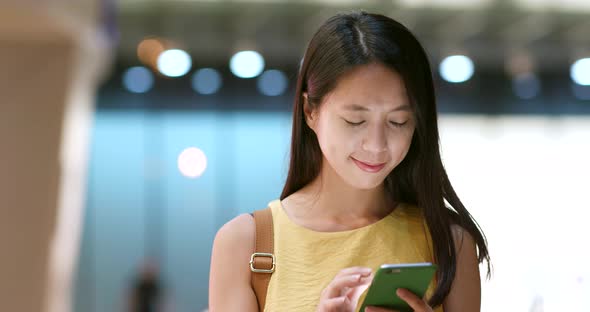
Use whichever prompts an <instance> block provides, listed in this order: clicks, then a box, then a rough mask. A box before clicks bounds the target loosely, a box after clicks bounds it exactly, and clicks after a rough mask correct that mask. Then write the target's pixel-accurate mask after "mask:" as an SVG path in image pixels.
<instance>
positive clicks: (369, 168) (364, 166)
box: [351, 157, 385, 173]
mask: <svg viewBox="0 0 590 312" xmlns="http://www.w3.org/2000/svg"><path fill="white" fill-rule="evenodd" d="M351 159H352V160H353V161H354V163H355V164H356V165H357V166H358V167H359V168H360V169H361V170H363V171H366V172H371V173H375V172H379V171H381V169H383V168H384V167H385V163H381V164H369V163H366V162H363V161H360V160H358V159H355V158H353V157H351Z"/></svg>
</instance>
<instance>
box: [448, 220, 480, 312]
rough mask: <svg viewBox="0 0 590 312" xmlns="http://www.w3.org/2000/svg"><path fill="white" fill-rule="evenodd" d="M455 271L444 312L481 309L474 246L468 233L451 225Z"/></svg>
mask: <svg viewBox="0 0 590 312" xmlns="http://www.w3.org/2000/svg"><path fill="white" fill-rule="evenodd" d="M451 232H452V233H453V240H454V243H455V252H456V259H457V270H456V272H455V278H454V279H453V284H452V285H451V290H450V292H449V294H448V295H447V297H446V298H445V301H444V303H443V307H444V310H445V312H472V311H480V308H481V280H480V275H479V261H478V259H477V253H476V245H475V241H474V240H473V237H472V236H471V234H469V232H467V231H466V230H464V229H463V228H462V227H460V226H458V225H455V224H453V225H451Z"/></svg>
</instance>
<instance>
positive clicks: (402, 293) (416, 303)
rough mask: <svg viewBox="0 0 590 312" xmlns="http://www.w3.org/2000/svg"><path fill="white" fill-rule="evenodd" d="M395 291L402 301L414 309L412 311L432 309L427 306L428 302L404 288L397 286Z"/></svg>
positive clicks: (425, 311)
mask: <svg viewBox="0 0 590 312" xmlns="http://www.w3.org/2000/svg"><path fill="white" fill-rule="evenodd" d="M395 293H396V294H397V295H398V297H400V298H401V299H402V300H403V301H405V302H407V303H408V305H409V306H410V307H411V308H412V309H414V311H420V312H422V311H424V312H428V311H432V309H431V308H430V307H429V306H428V304H426V302H424V300H422V299H421V298H420V297H418V296H416V295H415V294H414V293H412V292H411V291H409V290H407V289H405V288H398V289H397V291H396V292H395Z"/></svg>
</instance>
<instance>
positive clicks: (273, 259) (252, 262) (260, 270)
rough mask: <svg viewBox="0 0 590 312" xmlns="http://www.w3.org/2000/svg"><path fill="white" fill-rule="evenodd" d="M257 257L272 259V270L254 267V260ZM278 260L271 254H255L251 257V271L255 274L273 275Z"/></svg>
mask: <svg viewBox="0 0 590 312" xmlns="http://www.w3.org/2000/svg"><path fill="white" fill-rule="evenodd" d="M256 257H267V258H271V259H272V268H270V269H257V268H255V267H254V258H256ZM275 261H276V259H275V255H273V254H270V253H264V252H255V253H253V254H252V256H250V271H252V272H254V273H272V272H274V271H275V264H276V262H275Z"/></svg>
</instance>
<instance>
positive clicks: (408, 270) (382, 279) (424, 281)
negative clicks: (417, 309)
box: [359, 262, 436, 312]
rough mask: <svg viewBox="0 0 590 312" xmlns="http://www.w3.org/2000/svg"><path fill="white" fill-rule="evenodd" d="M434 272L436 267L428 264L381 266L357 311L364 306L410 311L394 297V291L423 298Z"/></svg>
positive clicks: (403, 302) (362, 309)
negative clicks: (406, 292)
mask: <svg viewBox="0 0 590 312" xmlns="http://www.w3.org/2000/svg"><path fill="white" fill-rule="evenodd" d="M435 272H436V265H435V264H432V263H429V262H424V263H405V264H384V265H382V266H381V267H380V268H379V269H378V270H377V272H376V273H375V277H374V278H373V282H372V283H371V285H370V286H369V289H368V291H367V295H366V297H365V300H364V301H363V304H362V306H361V308H360V310H359V311H364V309H365V307H366V306H378V307H383V308H388V309H394V310H399V311H404V312H405V311H412V308H410V306H409V305H408V304H407V303H406V302H405V301H403V300H402V299H401V298H399V297H398V296H397V295H396V293H395V292H396V290H397V289H398V288H405V289H408V290H409V291H411V292H412V293H414V294H416V295H417V296H418V297H420V298H423V297H424V294H425V293H426V290H427V289H428V285H429V284H430V282H431V281H432V278H433V277H434V273H435Z"/></svg>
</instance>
